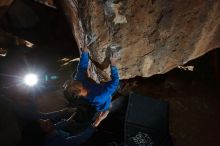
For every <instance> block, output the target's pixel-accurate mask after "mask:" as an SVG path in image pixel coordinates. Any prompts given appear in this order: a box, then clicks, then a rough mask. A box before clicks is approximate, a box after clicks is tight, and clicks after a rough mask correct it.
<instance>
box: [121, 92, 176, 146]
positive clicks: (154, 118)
mask: <svg viewBox="0 0 220 146" xmlns="http://www.w3.org/2000/svg"><path fill="white" fill-rule="evenodd" d="M125 144H126V145H127V146H172V141H171V138H170V134H169V116H168V103H167V102H165V101H160V100H156V99H153V98H150V97H145V96H141V95H137V94H135V93H131V94H130V96H129V102H128V107H127V112H126V118H125Z"/></svg>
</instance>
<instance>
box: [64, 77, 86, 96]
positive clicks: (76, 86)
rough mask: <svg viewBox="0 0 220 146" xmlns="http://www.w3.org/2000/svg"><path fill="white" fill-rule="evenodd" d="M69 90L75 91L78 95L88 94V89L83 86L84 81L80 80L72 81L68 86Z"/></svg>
mask: <svg viewBox="0 0 220 146" xmlns="http://www.w3.org/2000/svg"><path fill="white" fill-rule="evenodd" d="M67 90H68V92H70V93H74V94H75V95H77V96H82V97H84V96H87V94H88V90H87V89H86V88H85V87H84V86H83V84H82V82H80V81H74V80H73V81H71V82H70V84H69V86H68V89H67Z"/></svg>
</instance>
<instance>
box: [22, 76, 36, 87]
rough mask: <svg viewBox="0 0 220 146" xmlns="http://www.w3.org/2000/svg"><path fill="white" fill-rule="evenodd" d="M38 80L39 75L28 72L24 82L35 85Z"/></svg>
mask: <svg viewBox="0 0 220 146" xmlns="http://www.w3.org/2000/svg"><path fill="white" fill-rule="evenodd" d="M37 82H38V78H37V75H35V74H27V75H26V76H25V77H24V83H25V84H26V85H28V86H34V85H36V84H37Z"/></svg>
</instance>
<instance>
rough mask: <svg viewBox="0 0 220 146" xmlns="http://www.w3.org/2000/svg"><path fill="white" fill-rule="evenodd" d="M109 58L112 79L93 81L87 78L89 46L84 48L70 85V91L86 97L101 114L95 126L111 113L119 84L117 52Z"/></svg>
mask: <svg viewBox="0 0 220 146" xmlns="http://www.w3.org/2000/svg"><path fill="white" fill-rule="evenodd" d="M109 59H110V67H111V81H109V82H106V83H102V84H97V83H95V82H91V81H89V80H87V69H88V62H89V52H88V50H87V48H86V49H84V50H83V51H82V54H81V57H80V62H79V65H78V68H77V74H76V76H75V77H74V80H72V81H71V83H70V85H69V87H68V91H69V92H72V93H74V94H75V95H77V96H80V97H82V98H84V99H85V100H86V101H87V102H88V103H89V104H90V105H91V106H93V107H95V109H96V110H97V112H99V115H98V117H97V118H96V121H95V122H94V124H93V125H94V126H95V127H97V126H98V125H99V123H100V122H101V121H102V120H103V119H104V118H105V117H106V116H107V114H108V113H109V111H108V110H109V108H110V104H111V96H112V94H113V93H114V92H115V91H116V89H117V87H118V85H119V75H118V69H117V67H116V60H117V58H116V56H115V54H114V53H112V54H111V56H110V58H109Z"/></svg>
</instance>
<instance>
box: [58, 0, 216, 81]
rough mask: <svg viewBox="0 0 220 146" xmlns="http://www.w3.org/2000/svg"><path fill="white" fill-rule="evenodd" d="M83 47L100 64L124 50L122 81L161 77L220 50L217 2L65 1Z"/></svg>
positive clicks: (121, 59) (64, 5) (150, 0)
mask: <svg viewBox="0 0 220 146" xmlns="http://www.w3.org/2000/svg"><path fill="white" fill-rule="evenodd" d="M62 6H63V9H64V11H65V12H66V15H67V17H68V19H69V20H70V22H71V25H72V28H73V34H74V36H75V38H76V41H77V43H78V46H79V47H83V46H85V44H87V45H88V44H89V49H90V54H91V57H92V58H93V59H94V60H96V61H98V62H102V61H103V60H104V58H105V52H106V50H107V47H108V46H109V45H111V44H116V45H118V46H120V47H121V48H122V49H121V57H120V59H119V62H118V67H119V71H120V77H121V78H122V79H127V78H132V77H135V76H143V77H149V76H152V75H154V74H162V73H166V72H167V71H169V70H171V69H173V68H175V67H177V66H178V65H182V64H185V63H186V62H188V61H189V60H192V59H194V58H197V57H199V56H201V55H203V54H204V53H206V52H208V51H210V50H212V49H214V48H218V47H220V41H219V40H220V13H219V10H220V1H217V0H209V1H207V0H195V1H191V0H173V1H166V0H137V1H134V0H121V1H120V0H117V1H114V0H105V1H102V0H89V1H87V0H65V1H62Z"/></svg>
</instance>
